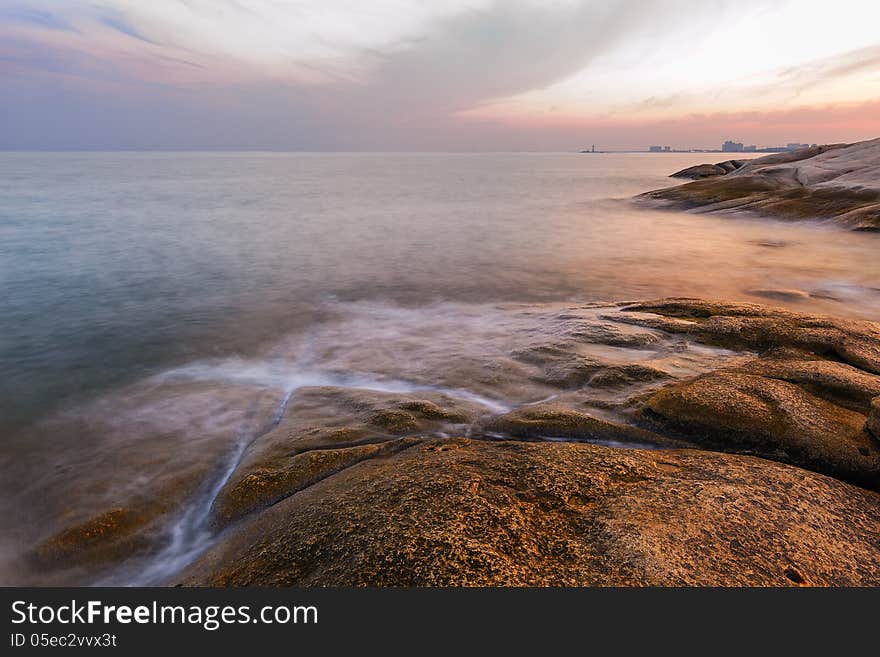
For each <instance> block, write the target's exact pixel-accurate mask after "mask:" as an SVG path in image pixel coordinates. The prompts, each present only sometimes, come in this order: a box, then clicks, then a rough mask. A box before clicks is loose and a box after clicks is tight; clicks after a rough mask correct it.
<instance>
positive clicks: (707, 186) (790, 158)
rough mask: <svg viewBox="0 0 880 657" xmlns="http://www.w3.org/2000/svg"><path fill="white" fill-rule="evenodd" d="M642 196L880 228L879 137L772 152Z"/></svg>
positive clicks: (686, 205)
mask: <svg viewBox="0 0 880 657" xmlns="http://www.w3.org/2000/svg"><path fill="white" fill-rule="evenodd" d="M709 166H712V165H709ZM706 171H708V169H706ZM679 173H683V172H679ZM638 198H639V199H641V200H645V201H657V202H659V203H661V204H662V205H664V206H666V207H674V208H679V209H685V210H698V211H701V212H720V211H733V210H736V211H749V212H757V213H760V214H765V215H768V216H773V217H777V218H782V219H833V220H834V221H836V222H837V223H839V224H841V225H845V226H847V227H849V228H852V229H855V230H880V139H873V140H869V141H862V142H857V143H855V144H831V145H826V146H816V147H811V148H805V149H801V150H798V151H793V152H789V153H778V154H773V155H768V156H766V157H760V158H756V159H754V160H750V161H748V162H746V163H745V164H743V166H741V167H739V168H737V169H736V170H734V171H731V172H730V173H727V174H725V175H717V176H712V177H711V178H708V179H705V180H696V181H694V182H691V183H687V184H684V185H680V186H678V187H669V188H666V189H660V190H656V191H652V192H647V193H645V194H641V195H640V196H639V197H638Z"/></svg>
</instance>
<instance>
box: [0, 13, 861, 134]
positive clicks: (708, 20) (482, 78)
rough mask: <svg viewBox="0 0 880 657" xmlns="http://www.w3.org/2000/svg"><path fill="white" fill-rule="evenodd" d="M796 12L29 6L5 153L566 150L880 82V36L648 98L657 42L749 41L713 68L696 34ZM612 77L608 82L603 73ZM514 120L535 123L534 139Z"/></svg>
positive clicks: (683, 52)
mask: <svg viewBox="0 0 880 657" xmlns="http://www.w3.org/2000/svg"><path fill="white" fill-rule="evenodd" d="M780 6H782V5H780V3H779V2H772V1H771V0H740V1H739V2H736V3H732V2H724V1H722V0H708V1H705V2H701V3H696V4H694V3H682V2H679V1H678V0H642V1H640V2H636V1H635V0H603V1H601V2H600V1H597V0H593V1H590V0H543V1H540V2H539V1H538V0H522V1H515V0H449V1H448V2H439V1H438V2H431V3H417V2H406V1H404V0H374V1H372V2H370V3H352V2H349V1H347V0H323V1H322V2H290V1H286V0H153V1H151V2H130V1H126V0H90V1H88V2H86V1H83V0H65V2H64V3H59V2H57V1H55V2H52V1H49V0H11V2H10V4H9V5H8V7H7V8H6V9H4V10H2V13H0V71H2V73H3V74H4V77H5V83H4V85H3V86H2V87H0V118H2V119H3V123H2V126H0V147H3V146H4V145H5V146H6V147H7V148H8V147H52V146H53V145H55V146H57V147H103V148H108V147H109V148H114V147H115V148H168V147H177V148H211V147H213V148H294V149H296V148H303V149H325V148H326V149H338V148H351V149H386V148H387V149H422V148H431V149H437V148H439V149H445V148H450V149H456V148H484V147H489V148H498V147H502V148H503V147H504V146H503V141H500V140H501V135H505V138H507V139H509V147H511V148H517V147H520V145H522V144H528V145H530V146H529V147H540V145H539V140H540V139H541V135H544V136H545V137H546V138H547V140H548V147H552V146H550V144H551V143H552V144H560V143H562V138H561V136H559V133H558V132H557V130H556V126H559V125H561V124H562V123H564V122H565V121H568V120H569V119H570V118H572V117H573V118H574V119H577V118H578V117H581V118H582V119H584V121H586V122H587V123H588V124H589V125H600V124H604V120H603V121H598V120H597V116H598V115H600V114H604V115H606V116H611V117H612V118H611V121H612V122H617V124H618V125H625V124H626V123H627V120H628V119H629V118H631V117H632V116H634V115H635V116H637V115H639V114H645V115H650V116H655V117H656V116H660V115H663V114H666V115H669V114H672V113H673V112H675V113H679V114H680V113H682V112H684V113H692V112H693V110H694V109H695V108H703V109H706V106H707V102H706V101H707V99H709V100H710V101H711V102H712V103H714V104H715V106H718V105H720V104H723V103H724V102H726V101H727V100H728V99H732V100H733V101H734V102H733V104H734V105H737V103H741V101H742V99H743V98H747V97H750V98H752V99H753V101H754V102H758V101H759V100H763V101H765V102H766V101H767V99H768V98H770V97H771V94H769V93H767V92H766V91H762V89H764V88H766V87H767V86H768V85H774V86H775V88H776V92H777V93H782V91H783V90H785V93H787V94H788V96H789V97H795V96H796V95H797V93H799V91H798V90H809V89H811V88H814V87H816V86H822V85H826V84H829V83H830V82H831V81H834V80H840V79H843V78H846V77H847V76H857V75H865V74H870V72H871V71H872V67H874V66H875V64H876V62H877V56H878V53H877V51H876V50H877V47H869V48H860V49H857V50H853V51H852V52H851V53H849V54H847V55H842V56H837V57H836V58H835V57H831V58H822V59H819V60H817V61H815V62H813V64H812V65H811V66H809V67H807V66H786V67H784V68H780V69H778V70H777V71H774V72H772V75H771V76H770V77H767V76H766V75H764V76H763V77H762V76H756V77H754V78H753V79H752V78H747V79H746V83H744V84H745V85H746V86H748V85H750V87H749V88H750V89H751V91H748V93H742V94H740V95H739V96H737V93H738V92H741V91H742V90H743V88H744V87H743V85H739V86H734V87H731V88H728V87H726V86H724V85H723V84H721V81H718V82H716V86H715V87H714V88H713V87H712V86H707V85H706V84H705V83H700V84H698V85H696V86H693V85H692V87H691V88H686V86H684V85H683V86H682V87H681V88H676V87H674V86H673V87H671V88H670V89H669V92H668V93H662V92H661V93H658V92H656V91H653V90H647V89H646V90H645V91H642V86H643V83H644V81H645V80H651V79H654V78H656V79H660V74H661V72H662V71H660V70H656V71H655V70H650V68H647V69H646V66H644V65H641V61H643V60H644V61H652V60H651V59H650V55H651V54H652V52H654V51H659V50H662V49H664V48H667V49H668V48H669V47H670V45H671V46H674V48H673V52H674V53H675V54H676V56H677V57H678V58H679V60H681V61H683V62H685V64H684V65H685V68H684V69H683V70H684V71H685V72H687V71H688V70H691V69H693V70H696V66H691V67H690V69H688V68H687V66H690V64H689V60H693V59H694V58H696V60H695V62H696V63H699V64H700V66H701V67H702V69H701V70H706V71H710V72H711V71H712V70H713V68H715V67H716V66H718V65H719V64H721V63H723V64H725V65H726V66H728V68H730V65H731V61H732V60H731V58H738V59H743V58H744V55H745V54H748V53H749V49H740V50H739V51H738V52H737V51H735V50H732V49H723V48H722V49H719V51H718V52H717V53H713V56H714V57H720V58H721V59H715V60H710V61H702V60H703V59H706V58H705V56H704V55H705V53H704V52H703V51H693V50H692V48H693V46H692V45H691V44H693V43H698V42H699V41H698V39H704V40H705V39H707V38H709V36H708V35H712V34H714V32H713V30H714V29H716V28H717V27H718V26H722V27H723V26H725V25H728V24H730V23H731V22H732V21H733V20H734V19H735V18H736V17H741V16H751V15H753V14H755V15H756V16H757V18H756V19H755V21H753V23H754V24H761V21H762V20H763V18H764V15H763V14H762V13H761V12H766V11H769V9H768V8H774V9H775V10H776V9H778V8H779V7H780ZM803 6H804V5H803V4H801V3H797V4H796V5H792V7H793V9H792V11H794V10H795V9H799V8H802V7H803ZM801 13H803V12H801ZM777 18H778V17H777ZM765 22H766V21H765ZM699 43H702V42H699ZM689 49H690V50H689ZM681 61H680V62H679V64H681ZM734 63H735V62H734ZM596 71H598V72H600V73H602V75H604V77H602V75H600V76H599V77H593V78H591V77H590V76H591V75H594V76H595V72H596ZM618 71H620V72H623V73H624V74H625V75H618V74H617V73H618ZM578 76H581V77H584V76H586V77H584V79H583V80H580V81H579V82H578V84H575V85H574V93H575V94H578V96H577V98H576V101H577V102H575V103H572V102H571V99H570V98H566V97H561V98H552V102H548V103H547V104H546V108H552V110H553V111H550V109H544V110H542V111H540V112H535V111H534V109H533V108H530V106H528V104H524V105H523V107H524V108H525V109H524V112H525V114H526V115H527V116H526V119H528V118H529V116H528V115H531V117H532V118H537V119H539V120H536V121H531V120H524V121H519V122H517V121H511V120H508V118H507V117H506V116H505V113H504V111H502V110H503V104H504V103H505V102H507V103H511V104H513V105H515V104H516V103H517V102H519V101H518V100H517V99H518V98H521V97H522V95H523V94H526V95H532V96H536V97H538V98H539V99H540V97H541V96H542V95H543V94H545V93H546V92H547V90H548V89H551V88H553V87H554V85H559V84H565V83H566V81H567V80H575V81H578V80H579V77H578ZM626 76H630V77H626ZM632 76H635V77H632ZM615 77H618V78H620V80H616V79H615ZM597 80H598V82H597ZM578 85H580V86H578ZM627 85H628V86H627ZM762 85H763V86H762ZM655 86H657V85H655ZM660 86H662V85H660ZM620 89H624V90H625V92H621V91H620ZM664 91H665V89H664ZM640 92H641V93H643V94H644V96H643V98H646V99H643V100H641V101H638V102H623V103H621V102H618V103H617V104H616V105H615V104H614V103H610V104H609V102H607V101H608V99H607V98H606V99H605V101H604V105H602V104H601V103H600V102H599V100H600V96H602V95H603V94H605V95H606V96H608V97H609V98H611V99H612V100H613V99H614V98H615V96H614V94H615V93H621V94H623V95H625V96H631V95H637V94H638V93H640ZM749 94H751V96H749ZM548 98H549V96H548ZM737 106H741V105H737ZM499 108H501V109H499ZM650 116H647V118H646V119H645V120H648V118H650ZM542 121H543V123H542ZM584 121H581V124H583V123H584ZM575 124H578V121H577V120H575V121H573V122H572V125H575ZM516 126H520V127H519V128H518V129H520V130H533V131H534V132H533V134H531V135H525V136H524V135H516V134H514V132H513V131H514V130H515V129H516ZM522 126H529V127H528V128H525V127H522ZM541 126H543V127H541ZM573 138H576V137H574V136H570V137H569V139H573ZM590 141H591V143H592V141H598V140H597V139H595V138H593V139H591V140H590ZM606 143H607V142H606Z"/></svg>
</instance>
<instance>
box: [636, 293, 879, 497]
mask: <svg viewBox="0 0 880 657" xmlns="http://www.w3.org/2000/svg"><path fill="white" fill-rule="evenodd" d="M625 310H627V311H633V312H638V313H644V312H650V313H652V316H647V317H646V316H643V315H641V314H639V315H638V316H636V317H634V318H633V321H635V322H636V323H643V322H644V323H647V324H649V325H650V326H652V327H658V326H661V325H664V324H663V323H664V322H665V321H668V324H665V326H666V329H667V330H670V331H673V332H684V333H688V334H690V335H692V336H693V337H695V338H697V339H699V340H702V341H706V342H711V343H714V344H721V345H726V346H731V347H737V348H748V349H754V350H756V351H758V352H759V354H760V355H759V357H757V358H755V359H753V360H751V361H748V362H746V363H739V364H737V365H735V366H732V367H726V368H721V369H719V370H716V371H714V372H710V373H708V374H705V375H702V376H699V377H697V378H695V379H692V380H689V381H685V382H677V383H673V384H671V385H669V386H666V387H664V388H663V389H662V390H660V391H658V392H656V393H654V394H653V395H651V396H650V397H649V398H648V399H647V400H646V402H645V412H646V418H647V419H649V420H653V421H655V422H656V423H657V426H656V427H655V430H656V431H658V432H659V433H671V434H672V435H676V434H677V435H678V436H679V437H681V438H683V439H688V440H693V441H696V442H698V443H700V444H702V445H705V446H707V447H710V448H713V449H723V450H726V451H734V452H745V453H752V454H758V455H760V456H763V457H765V458H770V459H774V460H778V461H783V462H786V463H792V464H795V465H799V466H801V467H804V468H809V469H811V470H815V471H817V472H822V473H826V474H829V475H832V476H835V477H838V478H840V479H843V480H845V481H850V482H853V483H856V484H859V485H862V486H867V487H870V488H880V444H878V442H877V441H876V439H875V438H873V437H872V436H871V435H870V434H869V433H868V431H866V429H865V426H866V416H867V415H869V405H870V403H871V399H872V398H874V397H875V396H876V395H877V392H878V390H880V376H877V374H876V373H877V372H878V371H880V369H878V366H880V360H878V355H880V354H878V351H877V350H878V347H880V326H878V325H877V324H874V323H872V322H860V321H854V320H837V319H832V318H828V317H820V316H812V315H804V314H798V313H791V312H787V311H781V310H779V311H776V310H772V309H768V308H764V307H761V306H755V305H752V304H712V303H710V302H704V301H696V300H687V299H676V300H665V301H661V302H658V303H653V304H651V303H649V304H636V305H633V306H628V307H626V308H625ZM840 361H845V362H840Z"/></svg>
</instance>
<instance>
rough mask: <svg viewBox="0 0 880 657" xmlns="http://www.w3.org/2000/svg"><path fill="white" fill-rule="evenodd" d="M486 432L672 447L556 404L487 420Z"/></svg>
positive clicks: (647, 433) (654, 437)
mask: <svg viewBox="0 0 880 657" xmlns="http://www.w3.org/2000/svg"><path fill="white" fill-rule="evenodd" d="M482 429H483V431H486V432H497V433H499V434H501V435H505V436H513V437H516V438H539V439H554V438H568V439H571V440H586V441H596V442H621V443H628V444H633V445H667V446H669V445H671V444H674V441H670V440H669V439H667V438H665V437H664V436H660V435H657V434H655V433H652V432H650V431H646V430H644V429H640V428H638V427H634V426H631V425H627V424H621V423H619V422H612V421H610V420H606V419H603V418H599V417H595V416H593V415H590V414H588V413H582V412H579V411H575V410H572V409H568V408H565V407H563V406H559V405H554V404H534V405H531V406H524V407H522V408H518V409H516V410H514V411H511V412H510V413H506V414H504V415H501V416H496V417H493V418H491V419H490V420H489V421H487V422H486V423H485V424H484V425H483V427H482Z"/></svg>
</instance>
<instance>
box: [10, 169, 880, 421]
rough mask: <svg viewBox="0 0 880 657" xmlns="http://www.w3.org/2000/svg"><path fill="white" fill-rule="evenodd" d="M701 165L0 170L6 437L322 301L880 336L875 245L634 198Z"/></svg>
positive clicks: (226, 349)
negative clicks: (648, 313) (787, 309)
mask: <svg viewBox="0 0 880 657" xmlns="http://www.w3.org/2000/svg"><path fill="white" fill-rule="evenodd" d="M707 157H708V159H711V158H712V157H713V156H712V155H709V156H706V155H698V154H697V155H693V154H682V155H678V154H675V155H647V154H620V155H617V154H614V155H612V154H602V155H581V154H272V153H89V154H84V153H63V154H62V153H56V154H45V153H39V154H38V153H32V154H16V153H4V154H0V284H2V290H3V294H2V295H0V400H2V402H0V403H2V406H3V412H2V418H3V420H2V421H3V422H4V425H5V427H6V429H7V430H9V428H10V427H12V426H13V425H20V424H22V423H25V422H29V421H31V420H33V419H34V418H35V417H39V416H41V415H43V414H46V413H48V412H50V411H51V410H53V409H54V408H56V407H57V405H58V404H63V403H65V402H69V401H71V400H76V399H80V398H83V397H90V396H94V395H96V394H100V392H101V391H103V390H106V389H108V388H112V387H114V386H117V385H119V384H122V383H125V382H126V381H129V380H134V379H137V378H139V377H142V376H144V375H145V374H148V373H151V372H156V371H160V370H162V369H163V368H168V367H171V366H175V365H181V364H184V363H186V362H188V361H191V360H194V359H198V358H202V357H205V356H209V355H215V356H220V355H225V354H236V353H248V352H249V350H252V349H254V348H255V347H256V346H257V345H260V344H262V343H265V342H267V341H271V340H273V339H277V337H278V336H279V335H282V334H285V333H287V332H291V331H298V330H303V329H304V328H305V327H308V326H309V325H310V324H311V323H312V322H314V321H316V319H318V318H319V316H320V313H321V312H322V310H321V308H322V304H323V303H324V302H326V301H327V300H337V301H343V302H346V301H351V302H357V301H363V300H382V301H386V302H389V303H392V304H397V305H400V306H401V307H418V306H426V305H430V304H436V303H437V302H441V301H458V302H491V301H533V300H551V299H584V300H595V299H615V300H626V299H631V298H643V297H654V296H663V295H702V296H714V297H728V298H747V299H752V300H761V297H760V295H759V296H756V295H755V291H758V290H762V289H766V288H796V289H799V290H804V291H806V292H808V293H811V294H813V295H814V296H813V297H812V298H807V299H803V300H801V301H798V302H797V303H796V304H795V305H796V306H797V307H800V308H804V309H817V310H823V311H828V312H835V313H837V314H847V315H857V316H866V317H878V316H880V291H878V289H877V286H878V285H880V259H878V258H877V257H876V255H877V248H878V246H880V240H878V238H877V237H876V236H871V235H864V234H861V235H855V234H852V233H848V232H846V231H843V230H839V229H836V228H829V227H826V226H821V225H806V224H785V223H778V222H772V221H763V220H762V221H754V220H746V219H730V218H723V219H722V218H718V217H707V216H695V215H688V214H683V213H657V212H651V211H645V210H641V209H636V208H634V207H633V206H631V205H630V204H629V203H627V202H625V201H624V200H622V199H626V198H628V197H630V196H631V195H633V194H636V193H638V192H641V191H645V190H648V189H652V188H657V187H661V186H665V185H668V184H669V183H670V182H671V181H670V180H669V179H668V178H667V177H666V176H667V175H668V174H669V173H670V172H672V171H674V170H676V169H678V168H680V167H683V166H686V165H690V164H693V163H696V162H701V161H704V160H706V159H707ZM776 303H779V302H778V301H777V302H776ZM783 303H785V302H783Z"/></svg>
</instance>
